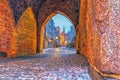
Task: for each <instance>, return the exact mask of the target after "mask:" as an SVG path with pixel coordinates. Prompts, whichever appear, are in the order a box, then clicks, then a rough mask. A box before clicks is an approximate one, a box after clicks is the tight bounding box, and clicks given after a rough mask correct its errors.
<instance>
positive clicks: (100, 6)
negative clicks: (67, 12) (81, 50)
mask: <svg viewBox="0 0 120 80" xmlns="http://www.w3.org/2000/svg"><path fill="white" fill-rule="evenodd" d="M119 4H120V3H119V0H109V1H108V0H104V1H100V0H95V1H90V0H88V8H87V9H88V12H87V28H88V29H87V32H88V33H89V34H87V35H88V36H87V38H88V40H89V41H88V42H87V43H88V45H89V46H87V48H88V49H87V50H89V51H90V53H89V52H88V56H89V59H90V60H91V62H92V63H93V64H95V66H97V68H98V69H99V70H101V71H103V72H105V73H116V74H120V64H119V61H120V57H119V56H120V44H119V43H120V36H119V35H120V23H119V21H120V13H119V12H120V8H119V7H120V5H119ZM90 30H91V31H90Z"/></svg>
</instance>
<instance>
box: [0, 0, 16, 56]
mask: <svg viewBox="0 0 120 80" xmlns="http://www.w3.org/2000/svg"><path fill="white" fill-rule="evenodd" d="M12 15H13V14H12V10H11V8H10V7H9V4H8V0H0V52H5V53H7V57H10V56H13V55H14V54H15V51H16V47H15V38H14V37H15V31H14V18H13V16H12Z"/></svg>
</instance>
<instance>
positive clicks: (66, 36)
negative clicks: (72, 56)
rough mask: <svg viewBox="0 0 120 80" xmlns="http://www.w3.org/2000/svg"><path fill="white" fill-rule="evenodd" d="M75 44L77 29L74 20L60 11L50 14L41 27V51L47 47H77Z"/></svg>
mask: <svg viewBox="0 0 120 80" xmlns="http://www.w3.org/2000/svg"><path fill="white" fill-rule="evenodd" d="M57 18H61V19H58V20H57ZM64 19H65V20H64ZM60 20H61V21H60ZM67 21H68V22H67ZM49 29H51V30H50V31H51V32H50V31H49ZM75 45H76V30H75V26H74V24H73V23H72V20H71V19H70V18H69V17H68V16H67V15H66V14H65V13H62V12H60V11H57V12H56V13H52V14H50V15H49V16H48V17H47V18H46V20H45V21H44V23H43V24H42V26H41V27H40V44H39V46H40V52H43V49H45V48H60V47H61V48H69V49H71V48H72V49H73V48H74V49H75Z"/></svg>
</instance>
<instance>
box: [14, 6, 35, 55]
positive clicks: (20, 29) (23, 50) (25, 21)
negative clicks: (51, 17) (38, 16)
mask: <svg viewBox="0 0 120 80" xmlns="http://www.w3.org/2000/svg"><path fill="white" fill-rule="evenodd" d="M36 28H37V27H36V21H35V18H34V15H33V12H32V8H31V7H29V8H28V9H26V11H25V12H24V13H23V14H22V16H21V17H20V19H19V21H18V24H17V26H16V27H15V30H16V42H17V52H16V56H25V55H31V54H35V53H36V33H37V32H36V31H37V29H36Z"/></svg>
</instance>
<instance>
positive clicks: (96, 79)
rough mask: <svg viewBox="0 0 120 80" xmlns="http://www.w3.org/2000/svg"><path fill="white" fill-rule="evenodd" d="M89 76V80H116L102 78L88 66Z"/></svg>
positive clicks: (113, 79)
mask: <svg viewBox="0 0 120 80" xmlns="http://www.w3.org/2000/svg"><path fill="white" fill-rule="evenodd" d="M89 75H90V77H91V80H118V79H115V78H110V77H105V76H102V75H101V74H99V73H98V72H97V71H96V70H95V69H94V68H92V67H91V66H89Z"/></svg>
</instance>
